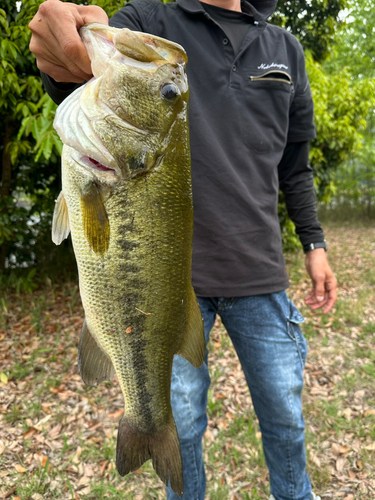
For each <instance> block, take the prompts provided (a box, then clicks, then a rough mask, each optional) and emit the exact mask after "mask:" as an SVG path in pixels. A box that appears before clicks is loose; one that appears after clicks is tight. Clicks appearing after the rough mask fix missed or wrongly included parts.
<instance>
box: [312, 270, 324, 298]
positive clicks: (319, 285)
mask: <svg viewBox="0 0 375 500" xmlns="http://www.w3.org/2000/svg"><path fill="white" fill-rule="evenodd" d="M314 293H315V297H316V299H317V301H318V302H323V301H324V294H325V282H324V276H320V277H318V278H317V279H316V281H315V283H314Z"/></svg>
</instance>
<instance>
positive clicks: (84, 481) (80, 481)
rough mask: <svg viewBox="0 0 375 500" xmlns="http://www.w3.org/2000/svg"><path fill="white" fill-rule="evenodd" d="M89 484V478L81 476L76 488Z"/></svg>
mask: <svg viewBox="0 0 375 500" xmlns="http://www.w3.org/2000/svg"><path fill="white" fill-rule="evenodd" d="M89 482H90V478H89V477H86V476H82V477H81V479H80V480H79V481H78V485H77V486H82V485H86V484H89Z"/></svg>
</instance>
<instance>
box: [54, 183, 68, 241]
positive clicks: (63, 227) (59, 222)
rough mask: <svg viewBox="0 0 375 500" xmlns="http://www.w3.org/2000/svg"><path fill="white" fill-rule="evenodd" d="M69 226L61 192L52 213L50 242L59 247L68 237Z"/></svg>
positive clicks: (66, 209) (65, 205)
mask: <svg viewBox="0 0 375 500" xmlns="http://www.w3.org/2000/svg"><path fill="white" fill-rule="evenodd" d="M69 233H70V225H69V215H68V206H67V204H66V201H65V197H64V194H63V192H62V191H61V193H60V194H59V196H58V198H57V200H56V203H55V209H54V211H53V220H52V241H53V242H54V243H55V245H60V243H61V242H62V241H63V240H65V238H67V237H68V236H69Z"/></svg>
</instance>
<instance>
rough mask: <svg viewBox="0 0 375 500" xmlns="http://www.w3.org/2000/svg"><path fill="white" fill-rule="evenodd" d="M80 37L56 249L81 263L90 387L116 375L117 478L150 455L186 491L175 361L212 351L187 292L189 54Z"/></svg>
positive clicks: (195, 359) (196, 360)
mask: <svg viewBox="0 0 375 500" xmlns="http://www.w3.org/2000/svg"><path fill="white" fill-rule="evenodd" d="M80 34H81V37H82V40H83V42H84V44H85V46H86V48H87V51H88V54H89V57H90V59H91V63H92V70H93V75H94V78H93V79H92V80H90V81H89V82H88V83H87V84H86V85H85V86H83V87H81V88H79V89H78V90H76V91H75V92H74V93H73V94H72V95H71V96H69V97H68V98H67V99H66V100H65V101H64V102H63V103H62V104H61V105H60V106H59V108H58V110H57V113H56V119H55V123H54V126H55V129H56V130H57V132H58V134H59V135H60V137H61V139H62V141H63V143H64V148H63V154H62V192H61V193H60V196H59V198H58V200H57V201H56V206H55V212H54V219H53V227H52V238H53V241H54V242H55V243H56V244H60V243H61V241H62V240H63V239H64V238H66V237H67V236H68V235H69V233H70V232H71V236H72V241H73V247H74V252H75V256H76V259H77V265H78V273H79V286H80V293H81V298H82V303H83V307H84V311H85V322H84V325H83V328H82V332H81V339H80V344H79V359H78V361H79V371H80V374H81V376H82V379H83V381H84V382H85V383H86V384H88V385H92V386H96V385H98V384H99V383H100V382H102V381H104V380H111V379H112V378H113V376H114V374H115V373H116V375H117V377H118V380H119V384H120V387H121V390H122V392H123V395H124V402H125V413H124V415H123V418H122V419H121V421H120V425H119V432H118V439H117V453H116V464H117V469H118V471H119V473H120V474H121V475H125V474H128V473H129V472H131V471H134V470H136V469H138V468H139V467H140V466H141V465H142V464H143V463H144V462H145V461H147V460H148V459H152V462H153V466H154V469H155V471H156V473H157V474H158V475H159V477H160V478H161V479H162V481H164V483H165V484H168V483H169V481H170V484H171V487H172V489H173V490H174V491H175V492H176V493H177V494H178V495H179V496H181V495H182V493H183V477H182V464H181V452H180V444H179V440H178V436H177V432H176V426H175V422H174V419H173V416H172V409H171V402H170V384H171V373H172V362H173V356H174V354H180V355H181V356H183V357H185V358H186V359H187V360H189V361H190V362H191V363H192V364H193V365H194V366H196V367H198V366H200V365H201V364H202V362H203V358H204V353H205V343H204V334H203V321H202V317H201V313H200V309H199V306H198V303H197V300H196V297H195V293H194V291H193V288H192V286H191V257H192V232H193V206H192V189H191V169H190V153H189V137H188V121H187V108H188V85H187V79H186V74H185V64H186V62H187V58H186V54H185V52H184V50H183V48H182V47H181V46H179V45H177V44H175V43H172V42H169V41H167V40H164V39H161V38H158V37H156V36H152V35H148V34H144V33H137V32H132V31H130V30H128V29H123V30H118V29H115V28H110V27H108V26H104V25H99V24H96V23H93V24H89V25H87V26H85V27H83V28H82V29H81V32H80Z"/></svg>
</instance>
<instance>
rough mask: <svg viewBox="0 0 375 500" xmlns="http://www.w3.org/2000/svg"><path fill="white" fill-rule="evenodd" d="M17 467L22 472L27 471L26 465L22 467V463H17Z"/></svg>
mask: <svg viewBox="0 0 375 500" xmlns="http://www.w3.org/2000/svg"><path fill="white" fill-rule="evenodd" d="M15 468H16V471H17V472H19V473H20V474H23V473H25V472H27V469H25V467H22V465H20V464H17V465H16V466H15Z"/></svg>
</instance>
